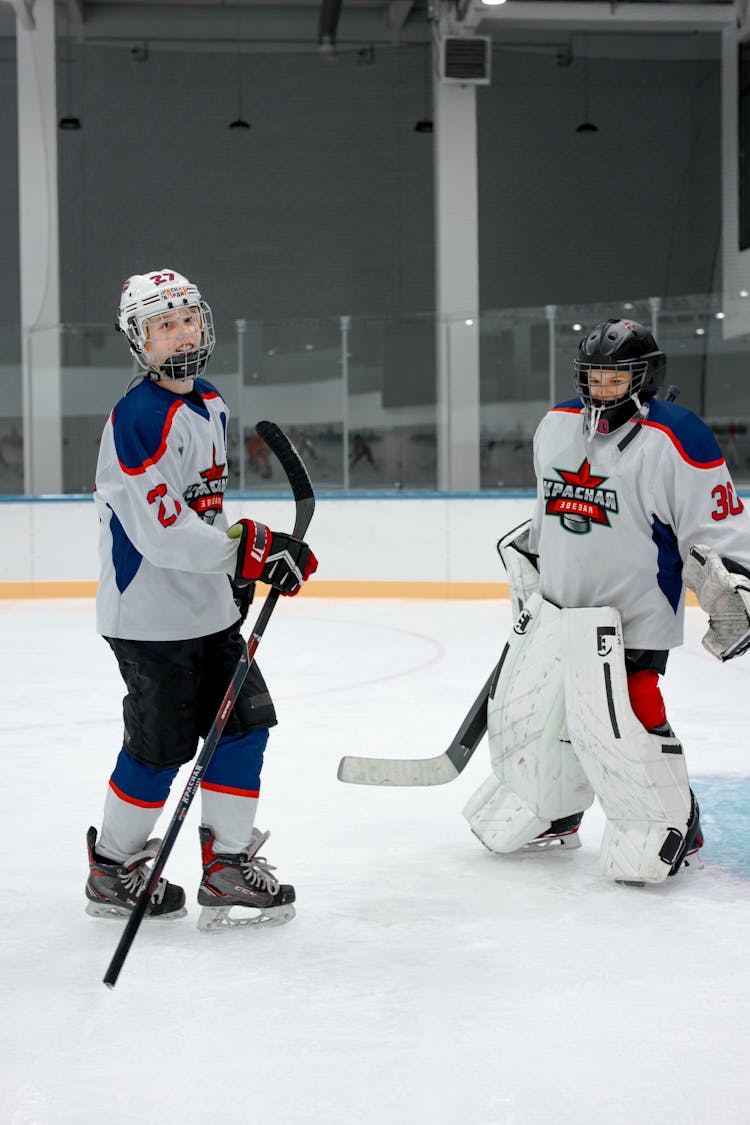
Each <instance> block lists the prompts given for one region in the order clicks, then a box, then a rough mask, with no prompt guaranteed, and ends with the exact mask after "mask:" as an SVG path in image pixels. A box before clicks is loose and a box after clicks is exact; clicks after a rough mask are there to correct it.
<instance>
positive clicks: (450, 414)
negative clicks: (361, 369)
mask: <svg viewBox="0 0 750 1125" xmlns="http://www.w3.org/2000/svg"><path fill="white" fill-rule="evenodd" d="M438 51H439V42H436V41H433V64H434V65H433V75H434V74H435V67H436V65H437V52H438ZM433 117H434V123H435V133H434V137H435V251H436V252H435V267H436V286H435V288H436V311H437V324H436V334H437V335H436V343H437V366H438V373H437V375H438V378H437V449H438V488H439V489H440V490H441V491H444V492H458V491H472V492H473V491H476V490H477V489H478V488H479V280H478V279H479V238H478V223H477V143H476V91H475V88H474V87H473V86H454V85H448V84H446V83H441V82H440V81H439V80H437V79H435V78H433Z"/></svg>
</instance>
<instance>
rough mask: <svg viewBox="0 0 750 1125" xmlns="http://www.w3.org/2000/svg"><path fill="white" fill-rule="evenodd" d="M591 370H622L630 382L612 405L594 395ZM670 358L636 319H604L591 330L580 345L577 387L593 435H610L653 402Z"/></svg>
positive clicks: (576, 378) (577, 363)
mask: <svg viewBox="0 0 750 1125" xmlns="http://www.w3.org/2000/svg"><path fill="white" fill-rule="evenodd" d="M592 368H599V369H603V370H605V371H622V372H627V373H629V375H630V380H629V383H628V385H627V387H625V388H624V389H623V392H622V394H621V395H618V397H617V398H616V399H614V400H612V402H611V403H605V402H604V401H603V400H602V398H601V397H599V396H597V397H596V398H594V396H593V395H592V393H591V387H590V381H589V373H590V371H591V369H592ZM666 370H667V359H666V356H665V355H664V352H663V351H661V349H660V348H659V345H658V344H657V342H656V340H655V339H654V337H653V336H652V335H651V333H650V332H649V330H648V329H647V328H644V327H643V325H642V324H638V323H637V322H636V321H634V320H605V321H604V323H603V324H597V326H596V327H595V328H592V329H591V331H590V332H588V333H587V334H586V335H585V336H584V337H583V339H582V340H581V341H580V343H579V344H578V355H577V356H576V359H575V385H576V388H577V390H578V393H579V395H580V396H581V399H582V401H583V405H584V406H585V408H586V428H587V429H588V431H589V434H590V436H592V437H593V435H594V434H596V433H601V434H607V433H612V431H613V430H617V429H619V428H620V426H623V425H624V424H625V423H626V422H627V421H628V420H629V419H630V418H632V417H633V416H634V415H635V414H637V412H638V411H639V410H640V409H641V407H642V406H643V404H644V403H645V402H648V400H649V399H652V398H653V397H654V395H655V394H656V393H657V392H658V390H659V388H660V387H661V385H662V383H663V382H664V375H665V373H666Z"/></svg>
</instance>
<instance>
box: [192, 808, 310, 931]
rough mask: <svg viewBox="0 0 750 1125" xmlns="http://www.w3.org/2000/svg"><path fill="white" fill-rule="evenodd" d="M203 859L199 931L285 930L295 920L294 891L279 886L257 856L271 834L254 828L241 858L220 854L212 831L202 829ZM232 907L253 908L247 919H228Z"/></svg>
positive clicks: (264, 862) (199, 900) (287, 887)
mask: <svg viewBox="0 0 750 1125" xmlns="http://www.w3.org/2000/svg"><path fill="white" fill-rule="evenodd" d="M198 834H199V836H200V841H201V853H202V858H203V880H202V882H201V885H200V887H199V889H198V902H199V903H200V905H201V906H202V907H203V909H202V910H201V913H200V917H199V919H198V929H199V930H206V931H209V930H221V929H224V928H225V927H227V926H248V925H259V924H264V925H266V926H282V925H283V924H284V922H290V921H291V920H292V918H293V917H294V914H295V910H294V906H293V905H292V903H293V902H294V887H290V886H287V885H286V884H283V883H279V881H278V879H276V878H275V877H274V876H273V875H272V874H271V872H272V871H275V868H274V867H271V866H270V864H269V863H268V862H267V861H266V860H265V859H264V858H263V856H259V855H258V850H259V849H260V848H261V847H262V846H263V844H265V842H266V840H267V839H268V837H269V835H270V833H268V832H259V831H258V829H257V828H253V835H252V839H251V841H250V847H249V848H248V849H247V851H246V852H240V853H239V854H238V855H225V854H223V853H220V854H217V853H216V852H215V851H214V843H215V836H214V834H213V832H212V831H211V829H210V828H199V829H198ZM233 906H244V907H250V909H251V910H252V911H253V913H252V914H251V915H248V916H247V917H235V918H230V917H229V911H230V910H231V908H232V907H233Z"/></svg>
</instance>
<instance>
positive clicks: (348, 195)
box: [0, 25, 720, 323]
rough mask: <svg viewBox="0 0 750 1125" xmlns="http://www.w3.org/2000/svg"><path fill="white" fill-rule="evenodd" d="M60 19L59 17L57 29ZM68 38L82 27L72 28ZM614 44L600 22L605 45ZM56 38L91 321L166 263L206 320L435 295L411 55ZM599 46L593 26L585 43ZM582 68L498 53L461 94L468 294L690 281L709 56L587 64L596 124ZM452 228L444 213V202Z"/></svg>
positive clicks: (425, 159)
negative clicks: (468, 218)
mask: <svg viewBox="0 0 750 1125" xmlns="http://www.w3.org/2000/svg"><path fill="white" fill-rule="evenodd" d="M63 28H64V25H63ZM87 34H88V32H87ZM614 39H616V37H613V40H614ZM131 47H132V44H131V43H126V44H123V45H122V46H105V45H101V44H100V45H92V44H91V43H88V44H82V43H79V42H75V41H73V43H72V47H71V48H70V59H71V62H70V64H68V62H67V59H68V41H67V39H66V38H64V37H63V38H62V39H61V43H60V60H59V66H58V77H59V99H60V102H59V110H60V114H61V115H63V114H68V113H74V114H76V115H78V116H79V117H80V118H81V120H82V122H83V129H82V130H81V131H80V132H61V133H60V134H59V136H58V140H59V168H60V179H61V192H60V211H61V224H60V231H61V261H62V272H63V277H62V302H63V316H64V318H65V319H66V320H85V321H109V320H110V318H111V316H112V309H113V306H114V304H115V303H116V300H117V296H118V287H119V283H120V281H121V280H122V279H123V278H124V277H125V276H126V275H128V274H129V273H131V272H133V271H135V270H142V269H150V268H154V267H158V266H162V265H165V264H171V265H173V266H175V267H176V268H178V269H182V270H183V271H184V272H186V273H188V274H190V275H191V276H193V277H195V279H196V280H197V281H198V282H199V283H200V285H201V286H202V288H203V290H204V292H205V293H206V295H207V296H208V297H209V299H210V301H211V303H212V305H213V307H214V312H215V314H216V316H217V319H218V320H219V321H220V322H227V321H231V320H233V319H234V318H235V317H240V316H245V317H248V318H257V319H260V318H265V319H269V318H288V317H319V316H334V317H335V316H338V315H339V314H341V313H349V314H352V315H355V316H357V315H366V314H369V315H371V316H376V317H393V316H398V315H402V314H411V313H418V312H429V311H430V310H431V309H432V307H433V293H434V279H433V270H434V258H433V248H432V239H433V232H432V220H433V216H432V212H433V183H432V141H431V137H430V136H429V135H428V134H418V133H415V132H414V131H413V125H414V122H415V121H416V120H417V119H418V118H420V117H423V116H424V115H425V105H426V91H425V66H424V61H425V57H424V52H425V48H424V46H423V45H419V44H414V43H411V44H408V45H405V46H403V47H401V48H400V49H399V48H396V47H389V46H381V45H377V46H376V47H375V62H374V65H365V64H363V63H362V61H361V59H360V57H359V56H358V54H357V53H356V51H355V50H353V49H348V50H347V51H346V52H344V53H343V54H342V56H341V58H340V59H339V61H338V62H336V63H333V64H329V63H326V62H324V61H323V60H322V59H321V58H319V57H318V55H317V54H316V53H315V52H314V51H311V50H309V49H308V50H305V51H303V52H300V53H292V52H290V51H285V52H282V53H277V54H264V53H255V54H247V55H244V56H242V63H241V66H242V101H243V114H244V116H245V117H246V118H247V119H248V120H249V121H250V122H251V124H252V126H253V127H252V129H251V130H250V131H249V132H246V131H240V130H237V131H230V130H229V129H228V128H227V124H228V122H229V121H230V120H232V119H233V118H234V117H236V116H237V89H238V87H237V59H236V56H235V54H234V53H233V52H232V51H231V50H230V51H229V52H225V53H211V52H207V51H205V50H204V51H201V52H194V53H193V52H176V51H174V50H167V49H164V48H161V49H160V48H159V46H158V44H156V45H155V44H150V47H149V59H148V61H147V62H143V63H139V62H136V61H134V59H133V56H132V54H131ZM599 50H600V54H601V39H600V48H599ZM14 57H15V47H14V42H13V39H12V38H8V37H6V38H3V39H1V40H0V60H1V61H0V83H1V84H2V86H1V88H2V93H3V97H2V106H1V107H0V143H1V144H2V151H3V153H4V158H3V165H2V176H0V239H2V248H3V253H2V255H0V298H1V299H2V310H3V313H2V318H1V319H2V321H3V322H5V323H13V322H14V321H16V320H17V319H18V281H17V267H18V231H17V160H16V136H15V132H16V106H15V62H14ZM582 65H583V64H582V62H581V60H580V59H578V58H576V59H574V61H573V62H572V65H570V66H567V67H565V66H557V65H556V64H555V59H554V56H552V55H549V54H548V55H546V56H545V55H543V54H533V53H529V54H524V53H523V52H522V51H518V49H516V50H515V51H514V52H513V53H510V52H508V51H506V50H503V49H502V47H498V48H497V49H496V52H495V60H494V75H493V84H492V86H491V87H489V88H485V89H480V90H479V91H478V117H479V145H480V162H479V207H480V231H481V252H480V283H481V302H482V306H483V308H497V307H509V306H510V307H520V306H528V305H543V304H545V303H549V302H554V303H570V302H586V301H591V300H608V299H609V298H619V297H623V296H631V297H639V296H646V295H649V294H662V295H670V294H678V293H688V292H700V291H707V290H710V289H711V287H712V284H713V279H714V277H717V276H718V274H717V248H718V236H719V222H720V213H719V187H720V182H719V177H720V166H719V128H718V122H719V67H718V60H717V59H713V58H709V59H706V58H705V57H704V58H696V59H692V60H686V59H673V60H671V61H670V60H668V59H652V60H650V61H642V60H639V59H638V58H633V59H627V58H619V59H618V58H605V57H597V58H592V59H591V61H590V64H589V84H590V98H589V101H590V113H589V116H590V117H591V118H592V119H593V120H594V121H595V122H596V123H597V124H598V126H599V130H600V131H599V132H598V133H596V134H584V135H578V134H576V132H575V127H576V125H577V124H579V123H580V121H581V120H582V118H583V116H584V113H583V88H582ZM456 221H457V222H460V221H461V216H460V215H459V216H456Z"/></svg>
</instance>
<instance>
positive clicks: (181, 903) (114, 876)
mask: <svg viewBox="0 0 750 1125" xmlns="http://www.w3.org/2000/svg"><path fill="white" fill-rule="evenodd" d="M86 843H87V845H88V851H89V877H88V881H87V883H86V898H87V899H88V900H89V901H88V903H87V904H86V913H87V914H90V915H91V916H92V917H94V918H127V917H128V915H129V914H130V913H131V911H132V910H133V907H134V906H135V904H136V902H137V901H138V897H139V895H140V893H141V891H142V890H143V888H144V886H145V885H146V882H147V880H148V877H149V875H150V868H149V867H148V866H147V861H148V860H149V859H153V858H154V856H155V855H156V853H157V851H158V849H159V845H160V844H161V840H149V841H148V843H147V844H146V847H145V848H144V849H143V851H142V852H137V853H136V854H135V855H131V856H129V857H128V858H127V859H126V860H125V861H124V863H115V862H114V861H113V860H107V859H103V858H102V857H101V856H98V855H97V854H96V829H95V828H89V830H88V832H87V833H86ZM186 914H187V910H186V909H185V892H184V891H183V889H182V887H178V886H176V885H175V884H174V883H169V882H167V880H166V879H160V880H159V882H158V883H157V884H156V890H155V891H154V893H153V894H152V895H151V902H150V904H149V905H148V907H147V908H146V917H147V918H160V919H175V918H184V917H185V915H186Z"/></svg>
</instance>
